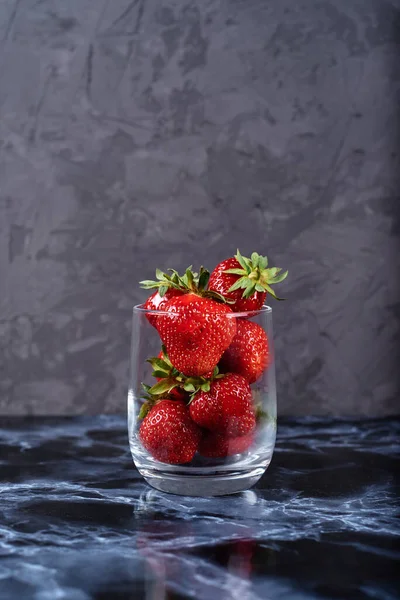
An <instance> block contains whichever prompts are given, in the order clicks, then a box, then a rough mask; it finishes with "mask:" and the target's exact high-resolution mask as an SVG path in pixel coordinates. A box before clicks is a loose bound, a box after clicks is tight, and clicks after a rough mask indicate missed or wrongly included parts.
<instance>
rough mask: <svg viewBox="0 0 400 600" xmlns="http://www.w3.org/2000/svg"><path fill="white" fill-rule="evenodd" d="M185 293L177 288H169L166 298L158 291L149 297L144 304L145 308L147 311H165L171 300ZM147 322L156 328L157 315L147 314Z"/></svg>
mask: <svg viewBox="0 0 400 600" xmlns="http://www.w3.org/2000/svg"><path fill="white" fill-rule="evenodd" d="M183 293H184V292H183V291H181V290H177V289H175V288H168V289H167V291H166V292H165V294H164V296H161V295H160V292H159V291H158V290H156V291H155V292H153V293H152V294H151V296H149V297H148V298H147V300H146V302H145V303H144V304H143V308H145V309H146V310H164V307H165V305H166V304H167V302H168V301H169V300H171V298H174V297H175V296H182V294H183ZM146 317H147V320H148V321H149V323H150V324H151V325H153V327H155V326H156V321H157V315H152V314H151V313H147V314H146Z"/></svg>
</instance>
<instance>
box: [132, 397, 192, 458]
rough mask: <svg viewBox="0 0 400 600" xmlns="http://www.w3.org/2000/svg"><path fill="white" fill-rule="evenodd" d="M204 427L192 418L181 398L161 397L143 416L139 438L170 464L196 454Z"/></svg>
mask: <svg viewBox="0 0 400 600" xmlns="http://www.w3.org/2000/svg"><path fill="white" fill-rule="evenodd" d="M200 437H201V431H200V429H199V427H197V425H196V424H195V423H193V421H192V420H191V418H190V416H189V411H188V408H187V406H186V405H185V403H184V402H182V401H177V400H160V401H159V402H158V403H157V404H156V405H155V406H153V408H151V409H150V411H149V413H148V414H147V415H146V417H145V418H144V419H143V421H142V423H141V425H140V429H139V438H140V440H141V442H142V444H143V446H144V447H145V448H146V450H147V451H148V452H150V454H151V455H152V456H153V457H154V458H155V459H156V460H159V461H161V462H164V463H168V464H171V465H175V464H183V463H188V462H190V461H191V460H192V458H193V457H194V455H195V453H196V450H197V447H198V444H199V441H200Z"/></svg>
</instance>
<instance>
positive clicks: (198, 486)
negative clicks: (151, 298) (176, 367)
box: [128, 305, 276, 496]
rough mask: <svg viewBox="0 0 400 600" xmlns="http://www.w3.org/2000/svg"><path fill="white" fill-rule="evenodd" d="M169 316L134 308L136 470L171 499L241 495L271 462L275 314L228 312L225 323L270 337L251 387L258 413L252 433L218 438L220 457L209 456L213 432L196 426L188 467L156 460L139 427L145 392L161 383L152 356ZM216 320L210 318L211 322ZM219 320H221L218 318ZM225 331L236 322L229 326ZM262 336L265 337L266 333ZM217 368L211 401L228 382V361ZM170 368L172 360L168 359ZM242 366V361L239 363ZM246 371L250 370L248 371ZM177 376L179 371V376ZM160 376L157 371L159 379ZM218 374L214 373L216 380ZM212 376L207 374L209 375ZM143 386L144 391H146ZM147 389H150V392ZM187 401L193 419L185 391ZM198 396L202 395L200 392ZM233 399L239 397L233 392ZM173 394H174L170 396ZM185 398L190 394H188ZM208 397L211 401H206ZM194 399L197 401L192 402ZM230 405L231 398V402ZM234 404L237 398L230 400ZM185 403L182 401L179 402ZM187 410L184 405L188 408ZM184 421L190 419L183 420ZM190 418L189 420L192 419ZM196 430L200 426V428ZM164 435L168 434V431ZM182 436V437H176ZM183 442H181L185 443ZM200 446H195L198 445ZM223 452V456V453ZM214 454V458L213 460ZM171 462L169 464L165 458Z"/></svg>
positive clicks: (131, 421) (237, 368) (131, 423)
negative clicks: (253, 326)
mask: <svg viewBox="0 0 400 600" xmlns="http://www.w3.org/2000/svg"><path fill="white" fill-rule="evenodd" d="M165 315H169V316H168V318H171V314H170V313H167V312H164V311H154V310H151V311H149V310H146V309H144V308H143V306H142V305H138V306H135V307H134V309H133V324H132V346H131V373H130V383H129V392H128V432H129V444H130V449H131V452H132V457H133V461H134V464H135V465H136V468H137V469H138V471H139V473H141V475H142V476H143V477H144V479H145V480H146V481H147V482H148V483H149V484H150V485H151V486H153V487H154V488H156V489H158V490H161V491H164V492H169V493H173V494H181V495H189V496H219V495H224V494H231V493H234V492H240V491H243V490H246V489H248V488H250V487H251V486H253V485H254V484H255V483H256V482H257V481H258V480H259V479H260V477H261V476H262V475H263V473H264V472H265V470H266V469H267V467H268V465H269V464H270V462H271V458H272V454H273V450H274V446H275V437H276V385H275V364H274V350H273V331H272V309H271V308H270V307H269V306H264V307H263V308H262V309H261V310H259V311H257V312H248V313H233V312H232V313H228V314H226V315H224V316H223V318H225V319H228V320H229V319H234V322H235V324H236V325H239V326H240V327H242V328H248V325H243V322H244V321H246V322H247V323H248V322H253V323H256V324H257V326H258V331H259V327H261V328H262V329H263V330H264V332H265V334H266V346H267V352H266V361H265V364H264V370H263V372H262V374H260V375H259V376H258V378H257V380H256V381H254V382H252V383H251V384H250V388H251V392H250V390H249V398H250V400H249V402H250V404H251V406H252V408H251V411H252V412H253V413H254V423H255V425H254V426H253V429H252V430H251V432H250V433H247V434H246V435H242V432H241V431H240V432H239V434H240V435H236V434H235V435H234V436H232V437H230V436H229V435H225V434H224V438H223V440H221V439H220V442H221V443H219V452H209V451H208V452H207V451H204V450H203V448H207V441H206V440H207V439H210V438H209V436H210V431H209V430H208V429H205V428H203V427H198V429H197V432H198V436H199V437H198V440H199V441H198V448H197V450H196V451H194V452H193V457H192V458H191V460H190V462H187V463H185V464H169V463H168V462H161V461H160V460H157V458H155V457H154V456H152V454H151V453H150V452H149V451H148V450H146V448H145V447H144V445H143V443H142V438H141V433H140V427H141V425H142V423H143V418H141V417H142V414H141V412H142V413H143V408H142V407H143V404H144V403H145V399H144V398H145V389H146V388H145V387H144V386H153V385H154V384H155V383H157V378H156V377H155V376H154V375H153V373H154V361H153V366H152V365H151V364H150V363H149V362H148V359H149V358H151V357H158V356H160V351H161V347H162V341H161V339H160V336H159V333H158V330H157V328H156V326H155V324H156V321H155V320H156V319H158V318H163V317H164V316H165ZM213 318H216V317H214V316H211V315H209V319H211V323H212V319H213ZM218 318H219V319H221V318H222V317H221V316H219V317H218ZM226 324H227V326H228V327H229V326H231V324H232V322H231V321H227V323H226ZM263 335H264V334H263ZM249 339H250V343H251V338H249ZM251 352H252V350H251V347H250V351H249V360H250V364H249V365H248V366H249V368H250V369H251V368H252V365H251V360H252V355H251ZM224 356H225V355H223V356H222V360H221V361H220V362H219V363H218V368H219V373H218V374H217V377H216V378H215V379H213V378H211V380H210V383H211V389H210V392H209V394H210V397H211V396H213V389H214V387H213V386H214V384H215V383H216V382H217V381H221V380H222V379H224V377H227V375H226V373H227V372H228V371H227V367H226V362H227V361H226V360H224ZM169 360H170V361H171V363H172V359H169ZM239 363H240V361H239ZM239 363H237V361H236V362H235V360H233V362H232V361H230V362H229V361H228V365H230V367H231V368H230V371H229V372H236V373H241V372H242V369H243V364H239ZM244 368H246V367H244ZM175 373H176V371H175ZM157 374H159V373H157V372H156V375H157ZM215 374H216V371H214V376H215ZM208 376H209V375H208ZM143 384H144V386H143ZM147 389H148V388H147ZM181 392H182V394H183V395H184V396H185V399H184V402H185V404H186V405H187V413H188V415H189V414H190V401H191V399H190V395H189V393H187V392H184V391H183V390H181ZM199 393H200V392H199ZM231 393H232V394H234V393H235V392H234V391H232V392H231ZM172 394H174V393H173V392H172ZM185 394H186V395H185ZM167 398H169V399H170V402H172V401H174V402H176V397H175V396H174V395H172V397H171V396H168V395H167ZM206 398H208V396H206ZM192 399H193V398H192ZM228 400H229V399H228ZM231 400H232V402H233V403H234V402H235V398H232V399H231ZM180 402H182V401H180ZM156 406H157V405H156ZM184 410H186V406H185V408H184ZM185 418H186V417H185ZM188 418H189V419H190V416H188ZM196 427H197V425H196ZM164 431H167V429H165V430H164ZM178 435H180V434H179V432H178ZM183 443H185V442H184V439H183V437H182V444H183ZM196 443H197V442H196ZM221 448H222V451H221ZM214 455H215V456H214ZM167 460H168V459H167Z"/></svg>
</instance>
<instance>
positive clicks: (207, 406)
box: [189, 373, 256, 437]
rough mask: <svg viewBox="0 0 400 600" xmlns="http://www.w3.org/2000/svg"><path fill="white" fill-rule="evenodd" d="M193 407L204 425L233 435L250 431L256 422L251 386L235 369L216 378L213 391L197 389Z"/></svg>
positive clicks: (196, 420)
mask: <svg viewBox="0 0 400 600" xmlns="http://www.w3.org/2000/svg"><path fill="white" fill-rule="evenodd" d="M189 411H190V416H191V417H192V419H193V421H194V422H195V423H197V424H198V425H200V426H201V427H203V428H205V429H209V430H210V431H216V432H219V433H223V434H224V435H227V436H230V437H235V436H240V435H245V434H248V433H249V432H251V431H252V430H253V429H254V427H255V425H256V419H255V412H254V408H253V404H252V395H251V389H250V386H249V384H248V382H247V381H246V379H245V378H244V377H242V376H241V375H236V374H233V373H228V374H227V375H225V376H224V377H222V378H220V379H215V380H214V381H213V382H212V383H211V387H210V391H209V392H204V391H202V390H200V391H199V392H197V394H196V395H195V396H194V398H193V400H192V401H191V403H190V406H189Z"/></svg>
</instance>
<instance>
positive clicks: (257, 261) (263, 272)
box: [225, 250, 288, 300]
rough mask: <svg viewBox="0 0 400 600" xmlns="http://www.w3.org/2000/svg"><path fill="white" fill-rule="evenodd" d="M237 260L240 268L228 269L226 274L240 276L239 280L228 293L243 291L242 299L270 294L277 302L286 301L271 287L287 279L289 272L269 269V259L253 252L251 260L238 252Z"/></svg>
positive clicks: (276, 268) (274, 268)
mask: <svg viewBox="0 0 400 600" xmlns="http://www.w3.org/2000/svg"><path fill="white" fill-rule="evenodd" d="M235 258H236V260H237V261H238V263H239V265H240V268H235V269H227V270H226V271H225V273H228V274H230V275H239V279H237V280H236V281H235V283H234V284H233V285H232V286H231V287H230V288H229V290H228V293H229V292H234V291H235V290H239V289H243V294H242V297H243V298H250V296H252V295H253V294H254V293H255V292H268V293H269V294H271V296H273V298H275V299H276V300H284V298H279V297H278V296H277V295H276V294H275V292H274V290H273V289H272V287H271V285H273V284H275V283H280V282H281V281H283V280H284V279H286V277H287V275H288V271H284V272H283V273H282V269H280V268H278V267H271V268H269V269H268V268H267V267H268V258H267V257H266V256H261V255H260V254H257V252H253V253H252V255H251V258H246V257H245V256H242V255H241V254H240V252H239V250H237V253H236V254H235Z"/></svg>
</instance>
